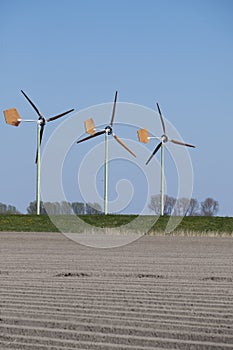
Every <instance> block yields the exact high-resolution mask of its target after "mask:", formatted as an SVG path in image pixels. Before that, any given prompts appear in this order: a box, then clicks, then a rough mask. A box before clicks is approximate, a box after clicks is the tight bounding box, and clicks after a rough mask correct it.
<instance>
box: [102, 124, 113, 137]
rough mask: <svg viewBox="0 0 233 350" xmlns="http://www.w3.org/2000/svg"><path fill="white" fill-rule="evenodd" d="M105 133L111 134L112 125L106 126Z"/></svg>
mask: <svg viewBox="0 0 233 350" xmlns="http://www.w3.org/2000/svg"><path fill="white" fill-rule="evenodd" d="M104 130H105V132H106V134H107V135H112V127H111V126H106V128H105V129H104Z"/></svg>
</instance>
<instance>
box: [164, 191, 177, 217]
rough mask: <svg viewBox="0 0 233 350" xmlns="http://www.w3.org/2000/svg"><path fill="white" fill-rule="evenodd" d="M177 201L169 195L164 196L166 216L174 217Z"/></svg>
mask: <svg viewBox="0 0 233 350" xmlns="http://www.w3.org/2000/svg"><path fill="white" fill-rule="evenodd" d="M175 203H176V199H175V198H173V197H170V196H168V195H165V196H164V215H172V212H173V209H174V205H175Z"/></svg>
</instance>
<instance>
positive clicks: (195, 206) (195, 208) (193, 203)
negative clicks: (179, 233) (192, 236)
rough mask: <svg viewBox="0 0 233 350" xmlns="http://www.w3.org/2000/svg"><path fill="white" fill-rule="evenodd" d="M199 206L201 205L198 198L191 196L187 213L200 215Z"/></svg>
mask: <svg viewBox="0 0 233 350" xmlns="http://www.w3.org/2000/svg"><path fill="white" fill-rule="evenodd" d="M199 208H200V205H199V202H198V200H197V199H195V198H191V199H190V203H189V207H188V210H187V214H186V215H189V216H195V215H199Z"/></svg>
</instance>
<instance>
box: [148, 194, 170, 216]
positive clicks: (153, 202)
mask: <svg viewBox="0 0 233 350" xmlns="http://www.w3.org/2000/svg"><path fill="white" fill-rule="evenodd" d="M175 202H176V200H175V198H173V197H170V196H168V195H165V196H164V215H171V214H172V211H173V208H174V205H175ZM148 207H149V209H150V210H151V211H153V212H154V213H155V214H156V215H160V214H161V195H160V194H156V195H153V196H151V199H150V203H149V205H148Z"/></svg>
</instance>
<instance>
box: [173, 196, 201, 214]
mask: <svg viewBox="0 0 233 350" xmlns="http://www.w3.org/2000/svg"><path fill="white" fill-rule="evenodd" d="M198 211H199V203H198V201H197V200H196V199H195V198H191V199H189V198H185V197H182V198H179V199H178V200H177V201H176V204H175V207H174V215H176V216H193V215H198V213H199V212H198Z"/></svg>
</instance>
